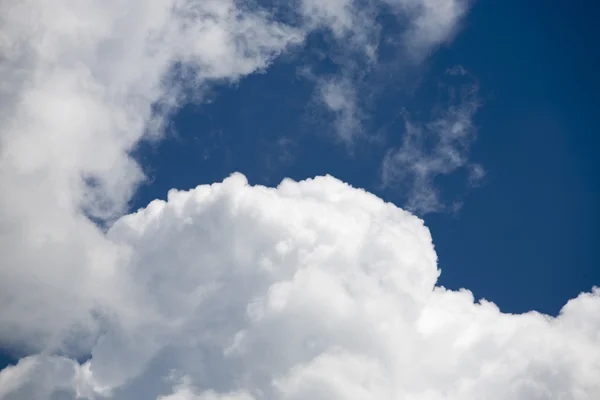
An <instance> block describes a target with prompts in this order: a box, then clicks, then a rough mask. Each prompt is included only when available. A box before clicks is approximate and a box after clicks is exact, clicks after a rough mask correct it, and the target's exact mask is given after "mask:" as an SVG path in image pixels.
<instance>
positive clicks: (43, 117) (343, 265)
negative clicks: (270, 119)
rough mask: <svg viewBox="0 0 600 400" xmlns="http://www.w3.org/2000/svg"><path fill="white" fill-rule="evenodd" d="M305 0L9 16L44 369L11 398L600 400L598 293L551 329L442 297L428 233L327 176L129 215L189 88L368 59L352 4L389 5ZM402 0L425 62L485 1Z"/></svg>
mask: <svg viewBox="0 0 600 400" xmlns="http://www.w3.org/2000/svg"><path fill="white" fill-rule="evenodd" d="M294 4H295V6H294V7H296V6H297V7H296V8H294V12H295V13H296V15H298V16H299V17H298V21H299V22H298V21H296V22H297V23H294V24H291V23H290V24H284V23H283V22H280V21H277V20H275V19H274V17H273V15H272V13H271V12H269V10H268V9H265V8H261V7H259V6H257V5H256V4H254V3H250V2H246V3H242V2H238V1H233V0H202V1H195V0H172V1H166V0H165V1H152V2H149V1H142V0H134V1H129V2H122V1H116V0H110V1H96V0H84V1H78V2H72V1H69V0H63V1H54V2H47V1H38V0H25V1H13V0H9V1H4V2H2V3H0V24H1V25H2V27H3V28H2V30H1V32H0V48H1V49H2V52H1V54H2V55H1V57H2V59H1V62H0V76H1V77H2V78H1V81H0V106H1V107H0V188H1V190H2V196H0V308H1V312H0V344H1V345H2V346H3V347H5V348H14V349H18V350H20V351H24V352H25V353H27V354H30V355H29V356H27V357H23V358H22V359H21V360H20V361H19V363H18V364H17V365H16V366H11V367H7V368H5V369H4V370H2V371H0V399H2V400H9V399H11V400H18V399H53V400H58V399H88V400H92V399H135V400H137V399H171V400H173V399H180V400H181V399H186V400H188V399H222V400H223V399H238V400H239V399H273V398H281V399H307V398H315V399H320V398H322V399H325V398H327V399H354V398H361V399H363V398H374V399H375V398H377V399H380V398H384V399H385V398H389V399H402V398H406V399H427V400H430V399H459V398H460V399H463V398H481V397H484V396H485V397H486V398H490V397H491V398H492V399H493V398H496V399H508V398H510V399H521V398H522V399H531V398H539V399H545V398H569V399H571V398H572V399H588V398H590V397H594V396H598V395H599V392H598V391H599V389H598V384H597V381H596V380H594V377H596V376H598V375H599V374H598V372H599V371H598V369H599V360H598V356H597V352H594V350H595V349H597V348H598V344H599V343H598V341H599V338H598V335H597V332H598V328H599V325H600V323H599V321H598V316H599V315H600V313H599V312H598V311H599V303H600V302H599V300H598V296H599V293H598V291H594V292H592V293H588V294H582V295H581V296H579V297H578V298H577V299H574V300H571V301H570V302H569V303H568V304H567V305H566V306H565V308H564V310H563V313H562V314H561V316H559V317H558V318H556V319H552V318H549V317H545V316H541V315H538V314H535V313H532V314H526V315H517V316H513V315H505V314H502V313H501V312H500V311H499V310H498V309H497V308H496V307H495V306H494V305H492V304H490V303H486V302H483V303H481V304H477V303H474V301H473V298H472V296H471V295H470V293H469V292H468V291H461V292H451V291H446V290H444V289H442V288H436V287H435V282H436V279H437V277H438V274H439V271H438V268H437V261H436V255H435V252H434V250H433V246H432V243H431V237H430V235H429V232H428V230H427V229H426V228H425V227H424V226H423V223H422V221H421V220H419V219H417V218H416V217H414V216H412V215H410V214H409V213H407V212H405V211H402V210H400V209H398V208H396V207H395V206H393V205H391V204H386V203H384V202H383V201H381V200H380V199H378V198H376V197H375V196H373V195H370V194H368V193H365V192H363V191H360V190H357V189H353V188H351V187H349V186H348V185H346V184H344V183H342V182H340V181H337V180H335V179H334V178H331V177H322V178H316V179H314V180H310V181H304V182H292V181H284V182H282V184H281V185H280V186H279V187H278V188H276V189H268V188H264V187H251V186H248V185H247V183H246V181H245V178H244V177H243V176H242V175H234V176H232V177H231V178H229V179H227V180H226V181H225V182H223V183H219V184H214V185H211V186H200V187H198V188H196V189H195V190H192V191H189V192H177V191H172V192H171V193H170V195H169V200H168V202H162V201H155V202H152V203H151V204H149V205H148V207H146V208H145V209H143V210H140V211H139V212H137V213H134V214H130V215H123V214H124V213H125V212H126V210H127V208H128V201H129V199H130V197H131V196H132V194H133V193H134V191H135V189H136V186H137V185H138V184H139V183H140V182H141V181H143V179H144V176H143V173H142V171H141V169H140V167H139V166H138V165H137V163H136V162H135V161H134V160H133V159H132V157H131V156H130V153H131V151H132V149H133V148H134V147H135V146H136V144H137V143H138V142H139V141H140V140H144V139H146V138H148V137H150V136H156V135H160V132H161V130H162V127H163V126H164V124H165V123H166V122H167V119H166V117H168V115H169V113H171V112H172V111H173V110H175V109H176V108H177V107H178V106H179V105H181V103H183V102H185V101H186V99H185V96H184V94H185V93H186V92H187V91H189V90H190V89H191V90H192V91H195V92H196V93H200V95H199V96H200V97H201V93H202V89H203V88H205V87H206V86H209V85H211V84H215V83H222V82H232V81H237V80H239V79H242V78H243V77H244V76H246V75H248V74H251V73H254V72H257V71H262V70H264V69H265V68H267V67H268V66H269V65H270V63H271V62H272V61H273V60H274V59H275V58H276V57H277V56H278V55H279V54H281V53H283V52H286V51H290V50H291V49H293V48H294V47H295V46H299V45H302V43H303V41H304V39H305V37H306V35H307V34H308V33H310V32H311V31H313V30H315V29H330V30H332V31H333V32H334V33H335V35H336V36H338V37H339V38H342V39H343V40H346V39H348V38H349V37H351V38H352V40H350V41H349V42H348V43H349V45H351V46H354V47H353V48H361V49H371V48H372V46H368V44H369V40H370V39H368V38H369V37H371V36H369V35H365V34H364V32H361V29H362V28H360V27H361V26H365V27H369V24H362V25H361V24H356V21H358V20H357V19H356V17H355V16H354V15H355V14H354V13H355V11H356V10H363V9H369V7H368V6H369V5H373V4H376V3H375V2H373V3H371V2H368V4H367V5H365V7H366V8H365V7H359V6H361V4H362V3H360V2H347V1H337V2H331V3H327V4H328V6H326V7H325V6H323V4H325V3H322V4H321V3H318V2H313V1H309V0H304V1H301V2H299V3H294ZM377 4H379V3H377ZM386 4H387V5H388V6H389V7H391V9H393V10H394V11H395V12H396V13H397V15H399V18H404V19H406V21H407V26H408V27H409V29H408V30H407V33H406V34H405V36H404V38H403V40H404V43H405V46H406V48H407V49H408V48H410V49H412V52H411V54H413V55H415V56H416V55H420V56H423V55H424V54H425V53H426V51H425V50H426V49H428V51H429V50H431V49H432V48H434V47H435V46H437V45H439V44H440V43H442V42H443V41H444V40H447V38H448V37H449V35H450V34H451V32H453V30H454V29H455V27H456V24H457V22H458V20H459V19H460V17H461V15H462V14H463V13H464V12H465V11H466V7H467V5H468V4H467V3H466V2H461V1H444V2H435V1H429V0H420V1H416V0H411V1H387V2H386ZM364 38H367V39H364ZM361 46H362V47H361ZM352 51H355V50H352ZM361 51H366V50H361ZM369 51H370V50H369ZM342 78H343V77H342ZM331 82H345V81H344V80H343V79H342V80H337V81H331ZM323 93H325V94H327V96H328V97H327V99H329V100H328V104H333V105H335V104H338V107H339V110H338V111H340V115H342V116H343V118H349V117H348V115H349V114H348V112H347V111H344V109H343V107H342V106H339V104H342V103H341V102H340V101H339V98H338V100H337V101H336V96H338V97H339V96H340V94H336V93H335V91H333V90H329V91H327V90H324V91H323ZM347 93H352V90H351V88H347ZM342 95H343V94H342ZM92 219H93V220H94V221H101V222H103V223H105V224H106V225H107V226H108V227H110V228H109V229H108V230H106V231H105V230H102V229H100V228H99V227H98V226H97V225H96V224H95V223H94V222H92ZM78 359H80V360H81V359H87V361H85V362H81V363H80V362H78V361H77V360H78ZM494 396H495V397H494Z"/></svg>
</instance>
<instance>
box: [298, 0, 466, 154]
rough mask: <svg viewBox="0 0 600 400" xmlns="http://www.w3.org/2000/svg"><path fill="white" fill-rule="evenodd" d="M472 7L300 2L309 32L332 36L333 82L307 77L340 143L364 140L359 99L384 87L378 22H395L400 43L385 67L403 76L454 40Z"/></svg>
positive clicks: (414, 1) (407, 0) (416, 1)
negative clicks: (379, 78) (329, 115)
mask: <svg viewBox="0 0 600 400" xmlns="http://www.w3.org/2000/svg"><path fill="white" fill-rule="evenodd" d="M470 4H471V1H468V0H447V1H446V0H445V1H439V0H381V1H379V0H366V1H356V0H334V1H318V0H302V1H301V7H300V12H301V15H303V17H304V18H305V19H306V20H307V21H308V22H309V24H310V26H311V27H313V29H317V30H319V29H320V30H321V31H325V32H328V33H330V34H331V37H329V36H327V37H328V39H329V42H328V47H329V49H328V52H329V54H328V57H329V59H330V61H332V62H333V63H334V64H335V65H336V67H337V68H338V69H339V71H338V72H337V73H336V74H334V76H332V77H318V78H315V77H314V76H313V75H309V76H310V77H311V78H313V80H314V81H315V82H316V94H317V98H318V99H319V100H320V103H321V104H323V105H325V106H326V107H327V108H328V109H329V111H331V113H332V115H333V125H334V128H335V130H336V132H337V134H338V138H339V139H340V140H341V142H343V143H344V144H346V145H352V144H354V141H355V140H356V139H357V138H359V137H360V136H361V130H362V129H361V128H362V126H361V125H362V120H363V119H364V114H365V113H364V111H363V110H362V104H361V97H365V94H366V97H369V96H371V95H372V94H373V87H374V86H376V85H377V86H383V85H385V83H384V84H382V83H381V82H375V81H376V79H377V78H376V77H377V75H378V71H380V70H381V67H382V66H381V65H380V54H379V53H380V47H381V44H382V37H381V31H382V28H383V26H382V24H381V22H380V19H379V17H381V15H383V14H385V15H386V16H388V17H389V16H391V17H392V20H394V22H390V23H391V24H397V25H398V30H399V32H400V35H401V38H400V39H396V40H395V41H397V44H396V45H394V47H397V48H395V49H394V53H395V54H394V56H393V58H394V61H393V63H390V61H389V60H388V61H387V62H386V63H385V64H386V66H387V67H388V68H389V66H390V64H395V67H394V70H393V72H391V73H393V74H403V73H406V72H407V71H406V70H409V69H414V68H415V67H416V66H418V65H420V64H421V63H422V62H423V61H424V60H425V58H426V57H427V56H428V55H429V54H430V53H431V52H433V51H434V50H435V49H436V48H437V47H439V46H440V45H442V44H444V43H447V42H448V41H450V40H451V39H452V38H453V36H454V33H455V32H456V30H457V29H458V27H459V25H460V22H461V20H462V18H463V17H464V16H465V15H466V13H467V11H468V9H469V7H470ZM388 42H389V41H388ZM388 57H389V56H388ZM389 74H390V72H389V71H388V72H386V75H389ZM384 90H385V89H384ZM332 98H335V100H334V101H332ZM342 99H343V101H341V100H342Z"/></svg>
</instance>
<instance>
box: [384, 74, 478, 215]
mask: <svg viewBox="0 0 600 400" xmlns="http://www.w3.org/2000/svg"><path fill="white" fill-rule="evenodd" d="M446 73H447V74H448V75H450V76H460V77H461V78H464V77H468V79H469V81H468V82H467V83H462V84H461V85H460V86H459V88H460V89H459V90H458V91H456V90H455V88H454V87H449V88H445V89H444V91H447V92H448V94H447V96H445V97H448V99H447V100H446V101H445V104H442V105H441V106H440V107H438V110H437V111H435V112H433V113H432V116H431V119H430V120H429V121H425V122H420V121H412V120H411V118H410V116H409V115H407V113H405V118H404V119H405V132H404V136H403V137H402V143H401V145H400V146H399V147H397V148H392V149H389V150H388V151H387V153H386V155H385V157H384V159H383V162H382V164H381V181H382V183H383V185H385V186H388V187H396V186H399V185H400V186H401V187H403V188H404V190H405V191H406V193H407V195H406V204H405V207H406V208H407V209H408V210H410V211H413V212H415V213H418V214H426V213H431V212H436V211H442V210H445V209H446V208H447V206H446V205H445V204H444V201H443V199H442V197H441V194H440V193H439V191H438V189H437V188H436V184H435V182H434V180H435V179H436V178H440V177H442V176H444V175H449V174H452V173H454V172H456V171H457V170H460V169H466V170H467V171H468V184H469V185H471V186H476V185H478V184H479V183H480V182H481V180H482V179H483V177H484V176H485V170H484V168H483V167H482V166H481V165H480V164H476V163H473V162H471V161H470V160H469V150H470V146H471V144H472V142H473V141H474V140H475V136H476V133H477V129H476V125H475V123H474V121H473V117H474V115H475V113H476V112H477V110H478V109H479V107H481V99H480V98H479V95H478V90H479V89H478V85H477V83H476V82H472V80H473V79H472V78H471V77H470V76H469V73H468V72H467V71H466V70H465V69H464V68H463V67H462V66H456V67H453V68H451V69H448V70H447V71H446Z"/></svg>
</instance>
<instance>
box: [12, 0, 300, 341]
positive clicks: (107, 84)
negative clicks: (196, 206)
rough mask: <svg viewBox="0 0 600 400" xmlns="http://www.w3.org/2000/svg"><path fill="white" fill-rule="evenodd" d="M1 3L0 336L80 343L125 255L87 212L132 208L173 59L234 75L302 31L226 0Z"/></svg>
mask: <svg viewBox="0 0 600 400" xmlns="http://www.w3.org/2000/svg"><path fill="white" fill-rule="evenodd" d="M0 15H1V16H0V19H1V20H0V24H1V25H2V32H1V33H0V46H1V47H2V49H3V51H2V57H3V60H2V62H1V63H0V75H1V76H2V85H1V86H0V90H1V93H0V99H2V100H1V101H2V109H1V111H0V118H1V119H0V122H1V123H0V127H1V128H0V129H1V131H0V141H1V142H0V143H1V147H0V151H1V153H0V166H1V167H0V187H2V192H3V196H2V198H1V199H0V227H1V228H0V229H1V232H2V233H1V235H0V264H1V265H2V268H0V302H1V304H2V305H3V312H2V314H1V315H0V341H1V342H2V343H3V344H5V345H14V344H26V345H29V346H33V347H39V346H41V347H45V346H50V347H57V346H58V347H61V346H64V345H65V343H63V341H64V340H63V339H64V338H65V337H70V339H69V340H68V341H69V342H73V343H81V342H82V340H81V336H86V335H87V334H88V332H89V331H90V330H91V331H95V330H96V327H94V326H93V325H95V324H96V323H97V322H95V320H97V319H94V318H91V317H90V316H89V310H90V309H91V308H93V307H94V304H97V303H100V304H104V303H106V302H109V303H110V302H114V303H115V304H117V303H118V302H119V301H120V299H119V288H116V287H115V288H112V287H110V286H106V285H105V281H106V280H107V279H109V278H110V276H111V275H113V274H114V273H115V270H114V268H115V267H116V266H117V265H118V259H120V258H121V257H123V256H124V254H122V252H121V249H119V248H118V246H115V245H114V244H112V243H110V242H109V241H107V240H106V239H105V238H104V236H103V234H102V232H100V231H99V230H98V229H97V228H96V227H95V226H94V225H93V224H92V223H91V222H90V221H89V220H88V219H87V218H86V217H84V216H83V215H82V213H81V210H82V209H83V210H85V211H86V213H87V214H89V215H93V216H95V217H98V218H101V219H108V220H110V219H112V218H114V217H115V216H118V215H120V214H121V213H122V212H123V211H124V210H125V209H126V207H127V202H128V200H129V198H130V197H131V195H132V193H133V191H134V190H135V187H136V185H137V184H138V183H139V182H140V180H142V179H143V174H142V172H141V171H140V168H139V167H138V165H137V164H136V163H135V162H134V161H133V160H132V159H131V158H130V156H129V152H130V150H131V149H132V148H133V146H134V145H135V144H136V143H137V142H138V141H139V140H140V139H141V138H142V137H143V136H144V134H145V132H146V130H147V129H148V128H149V127H150V126H149V124H150V123H154V122H156V121H158V124H159V125H160V118H158V119H157V116H156V115H152V113H151V106H152V105H153V104H155V103H157V102H159V103H165V104H167V106H168V105H169V104H170V105H176V104H177V101H178V96H179V94H178V92H177V91H173V87H172V85H171V84H170V82H166V81H165V79H166V77H167V76H168V73H169V71H170V70H171V69H172V67H173V65H174V63H180V65H182V66H183V69H184V70H185V71H187V77H188V78H189V80H193V82H188V83H191V84H194V85H197V86H200V85H202V84H203V83H205V82H206V81H207V80H214V79H219V80H220V79H229V80H235V79H238V78H240V77H241V76H244V75H246V74H249V73H251V72H253V71H256V70H257V69H261V68H264V67H265V66H267V65H268V64H269V62H270V61H271V60H272V59H273V57H275V56H276V55H277V54H278V53H280V52H282V51H284V50H285V49H286V48H287V47H288V46H289V45H291V44H294V43H298V42H300V41H301V40H302V37H303V33H302V32H299V31H298V30H296V29H293V28H290V27H286V26H283V25H281V24H279V23H277V22H274V21H272V20H270V19H269V18H268V17H267V15H266V14H265V13H262V12H260V11H255V12H249V11H245V12H242V11H241V10H240V9H239V8H238V7H237V6H236V3H235V2H234V1H233V0H202V1H195V0H189V1H184V0H173V1H142V0H137V1H129V2H122V1H115V0H112V1H97V0H86V1H78V2H72V1H68V0H64V1H53V2H47V1H38V0H27V1H10V0H9V1H4V2H2V4H1V5H0ZM163 108H164V107H163ZM168 108H169V107H166V110H164V112H168V111H169V110H168ZM158 117H160V116H158ZM23 293H30V295H27V296H24V295H23ZM71 339H72V340H71ZM89 340H93V335H92V337H89ZM14 342H17V343H14ZM84 347H85V346H84Z"/></svg>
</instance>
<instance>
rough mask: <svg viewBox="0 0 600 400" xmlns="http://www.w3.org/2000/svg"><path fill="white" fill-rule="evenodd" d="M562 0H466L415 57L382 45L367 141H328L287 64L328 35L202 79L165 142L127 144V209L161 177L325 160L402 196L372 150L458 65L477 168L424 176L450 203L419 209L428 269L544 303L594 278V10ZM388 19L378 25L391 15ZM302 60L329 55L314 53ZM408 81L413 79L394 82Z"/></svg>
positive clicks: (516, 299) (296, 63) (505, 303)
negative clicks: (251, 67) (474, 103)
mask: <svg viewBox="0 0 600 400" xmlns="http://www.w3.org/2000/svg"><path fill="white" fill-rule="evenodd" d="M577 4H579V3H576V4H575V5H574V6H570V7H564V5H563V4H561V3H560V2H558V1H550V2H548V1H538V2H530V3H528V4H527V6H524V4H523V3H522V2H516V1H503V2H491V1H480V2H476V3H475V4H474V5H473V7H472V9H471V11H470V13H469V14H468V16H467V18H466V20H465V22H464V24H463V25H462V27H461V29H460V30H459V32H458V33H457V34H456V37H455V39H454V40H453V41H452V42H450V43H448V44H447V45H443V46H442V47H441V48H439V49H437V50H436V51H435V52H434V53H433V54H432V55H431V57H430V58H429V59H428V60H427V61H425V62H424V63H423V64H422V65H419V66H418V67H414V68H410V67H405V66H404V65H402V61H401V60H398V59H397V58H395V57H396V56H395V55H393V54H392V55H390V59H391V60H393V63H397V64H398V65H392V66H390V67H389V68H390V69H391V71H390V72H389V74H390V75H392V76H393V75H397V76H396V77H393V78H391V79H390V78H388V77H387V75H386V72H382V73H381V74H382V75H386V76H385V77H373V76H368V77H367V78H366V79H365V80H367V81H368V82H367V84H366V85H365V86H366V87H364V88H361V89H360V90H361V96H365V97H368V96H374V97H376V98H375V100H373V102H374V103H375V104H374V105H372V106H371V107H370V109H369V110H367V111H365V113H366V114H367V118H368V121H367V122H366V123H365V124H364V128H363V129H364V134H365V135H366V136H367V137H372V136H376V135H377V136H378V137H379V136H382V139H378V141H377V143H370V142H369V140H359V143H358V144H356V145H355V147H354V148H349V147H348V146H346V145H344V144H341V143H340V142H339V141H337V140H336V139H335V133H334V132H333V130H334V129H335V128H334V127H333V126H332V125H333V124H332V123H331V116H328V115H326V114H324V113H323V112H322V111H320V110H319V109H318V108H317V107H316V106H315V104H314V102H311V101H312V99H313V96H314V94H313V93H314V84H313V83H312V82H311V81H310V80H307V79H303V77H302V76H299V75H301V73H299V72H298V71H299V70H301V69H302V68H303V67H306V63H307V60H312V59H313V58H315V57H316V56H315V55H314V53H316V52H317V51H319V50H320V51H323V52H327V51H328V46H332V45H331V44H330V43H327V42H326V40H324V39H323V38H322V37H321V38H320V37H319V35H318V34H317V35H315V38H314V40H313V41H309V43H308V44H307V45H306V46H305V47H304V49H303V50H302V51H301V52H300V53H299V54H294V55H292V56H289V57H284V58H283V59H281V60H278V61H276V62H275V63H274V65H273V66H271V67H270V68H269V69H268V71H267V72H266V73H264V74H254V75H252V76H250V77H247V78H245V79H244V80H242V81H240V82H239V83H237V84H235V85H226V86H218V87H216V88H214V89H213V90H212V92H211V99H212V100H211V103H210V104H199V105H188V106H186V107H184V108H183V109H182V110H180V111H179V112H178V113H177V114H176V115H174V116H173V119H172V122H171V123H172V134H171V135H170V136H168V139H167V140H164V141H162V142H160V143H158V144H153V145H142V146H141V149H140V150H139V151H138V153H137V156H138V158H139V159H140V160H141V161H142V165H143V166H144V168H145V169H146V171H147V173H148V175H149V176H150V177H151V182H150V183H149V184H147V185H145V186H142V187H141V189H140V190H139V192H138V194H137V195H136V197H135V198H134V200H133V203H132V209H137V208H139V207H142V206H144V205H145V204H147V202H148V201H150V200H152V199H154V198H165V197H166V192H167V191H168V190H169V189H170V188H172V187H176V188H181V189H187V188H192V187H195V186H196V185H198V184H200V183H210V182H214V181H218V180H221V179H223V178H225V177H226V176H228V175H229V174H230V173H232V172H234V171H240V172H242V173H244V174H245V175H246V176H247V177H248V179H249V180H250V182H251V183H256V184H265V185H276V184H277V183H279V182H280V181H281V179H282V178H284V177H291V178H293V179H296V180H302V179H306V178H309V177H313V176H315V175H324V174H332V175H334V176H336V177H338V178H340V179H342V180H344V181H346V182H348V183H350V184H352V185H354V186H356V187H361V188H365V189H367V190H369V191H371V192H373V193H375V194H377V195H378V196H381V197H382V198H383V199H385V200H387V201H391V202H394V203H395V204H398V205H403V204H405V202H406V197H405V196H404V195H403V194H404V193H403V190H405V188H402V187H395V188H382V186H381V180H380V168H381V159H382V157H383V155H384V154H385V151H386V150H387V149H388V148H390V147H392V146H393V145H394V144H397V143H398V142H399V140H401V137H402V135H403V133H404V130H405V127H404V125H403V123H404V122H403V119H402V116H401V111H402V109H403V108H406V109H409V110H412V112H413V113H415V114H420V115H425V116H427V114H428V113H429V112H430V109H431V108H433V107H434V106H436V102H438V101H439V100H438V98H439V96H440V93H441V94H442V97H443V95H444V93H443V90H442V91H440V90H439V88H437V86H438V85H439V84H440V83H446V82H445V81H444V79H445V78H444V71H446V70H447V69H448V68H451V67H453V66H456V65H461V66H463V67H464V68H465V69H466V70H467V71H469V73H470V74H471V76H472V77H473V79H474V80H475V81H476V82H477V84H478V86H479V97H480V98H481V103H482V105H481V107H480V108H479V109H478V111H477V113H476V114H475V116H474V121H475V125H476V126H477V138H476V141H475V142H474V143H473V144H472V149H471V152H470V155H469V157H470V159H472V160H474V161H475V162H477V163H479V164H481V165H483V167H484V168H485V171H486V175H485V177H484V178H483V180H482V181H481V182H480V183H479V184H478V185H477V187H474V188H473V187H469V185H468V184H466V180H465V179H464V174H465V171H460V170H459V171H456V172H455V173H453V174H450V175H447V176H440V177H438V179H437V181H436V185H438V187H440V188H441V189H440V190H441V195H442V197H443V200H444V201H445V202H446V203H447V204H449V205H451V204H452V203H453V202H454V201H457V200H458V201H461V202H462V203H463V205H462V207H461V208H460V210H459V211H458V212H456V213H455V212H452V211H451V210H445V211H442V212H434V213H427V214H425V215H424V218H425V221H426V223H427V225H428V226H429V227H430V229H431V230H432V234H433V237H434V243H435V246H436V250H437V252H438V255H439V258H440V267H441V268H442V271H443V273H442V275H441V278H440V283H441V284H442V285H445V286H447V287H449V288H452V289H458V288H461V287H467V288H469V289H470V290H472V291H473V292H474V294H475V295H476V296H477V297H483V298H486V299H489V300H491V301H494V302H495V303H497V304H498V305H499V306H500V307H501V309H502V310H504V311H506V312H516V313H517V312H525V311H529V310H538V311H540V312H544V313H548V314H551V315H555V314H557V313H558V311H559V310H560V308H561V307H562V305H563V304H564V303H565V301H566V300H567V299H569V298H572V297H574V296H576V295H577V294H578V293H579V292H581V291H587V290H589V289H590V288H591V287H592V286H594V285H596V284H598V282H600V268H598V261H597V260H598V256H599V251H600V249H599V247H598V245H597V243H599V242H600V240H599V238H600V236H599V235H600V223H599V222H600V221H599V218H600V216H599V212H598V207H597V204H599V202H600V197H599V196H600V185H599V184H598V179H597V173H598V172H599V171H600V165H599V161H598V160H597V158H596V157H595V154H596V150H597V148H598V138H597V134H596V131H597V128H596V127H597V126H598V122H599V119H600V116H599V115H598V113H597V112H596V110H598V107H599V105H600V104H599V100H598V96H597V94H598V93H599V92H600V87H599V85H600V83H599V82H600V80H599V78H598V75H597V72H596V71H597V70H598V67H599V63H600V61H599V59H598V57H597V56H596V55H595V54H594V53H595V51H594V47H595V42H594V40H592V38H593V37H594V36H595V35H594V33H596V27H595V26H594V24H595V16H597V15H598V11H597V10H596V9H594V8H592V9H590V8H589V7H583V6H581V7H578V6H577ZM581 4H583V3H581ZM383 20H385V18H384V19H383ZM387 24H388V26H386V25H384V30H385V29H387V30H389V31H390V32H393V31H394V29H397V28H396V27H395V23H394V22H393V21H389V20H388V21H387ZM313 68H316V69H317V70H318V69H321V70H323V71H328V68H329V69H330V70H331V69H334V70H335V68H339V67H335V66H334V67H332V66H331V65H329V64H328V63H327V59H326V60H325V61H321V62H320V63H318V64H317V67H313ZM407 70H408V71H407ZM376 74H377V73H374V74H373V75H376ZM407 81H409V82H416V83H415V84H411V85H410V88H409V89H407V86H408V84H407ZM449 85H452V83H449ZM437 104H439V103H437Z"/></svg>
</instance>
